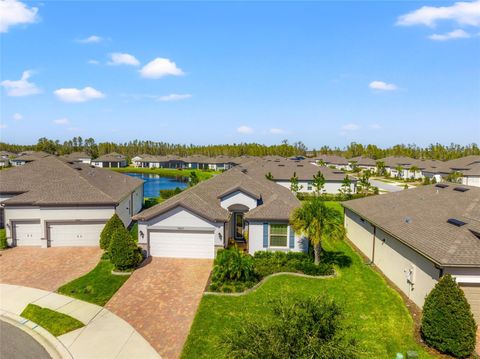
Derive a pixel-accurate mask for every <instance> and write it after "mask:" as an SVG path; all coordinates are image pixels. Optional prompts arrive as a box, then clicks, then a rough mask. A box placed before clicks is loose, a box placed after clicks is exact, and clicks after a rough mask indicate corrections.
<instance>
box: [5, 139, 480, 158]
mask: <svg viewBox="0 0 480 359" xmlns="http://www.w3.org/2000/svg"><path fill="white" fill-rule="evenodd" d="M28 150H30V151H31V150H35V151H45V152H48V153H52V154H59V155H64V154H69V153H72V152H80V151H84V152H86V153H88V154H89V155H90V156H92V157H98V156H99V155H103V154H106V153H110V152H118V153H121V154H123V155H126V156H127V157H129V158H132V157H134V156H136V155H139V154H150V155H168V154H174V155H178V156H189V155H193V154H201V155H205V156H218V155H227V156H243V155H248V156H268V155H278V156H282V157H292V156H297V155H302V156H305V155H306V152H307V146H306V145H305V144H304V143H303V142H302V141H297V142H294V143H293V144H290V143H289V142H288V141H287V140H283V141H282V142H281V143H280V144H278V145H271V146H266V145H261V144H258V143H234V144H229V145H226V144H223V145H222V144H218V145H206V146H197V145H181V144H172V143H167V142H155V141H148V140H145V141H140V140H133V141H129V142H125V143H114V142H101V143H96V142H95V140H94V139H93V138H91V137H90V138H85V139H84V138H82V137H81V136H77V137H73V138H72V139H71V140H67V141H64V142H63V143H60V141H58V140H51V139H48V138H46V137H42V138H40V139H39V140H38V142H37V144H35V145H27V146H25V145H16V144H8V143H0V151H11V152H22V151H28ZM314 154H315V155H319V154H335V155H340V156H344V157H346V158H352V157H356V156H364V157H369V158H373V159H375V160H378V159H380V158H384V157H387V156H407V157H412V158H425V159H435V160H450V159H454V158H459V157H463V156H469V155H480V148H479V147H478V145H477V144H475V143H472V144H470V145H466V146H461V145H457V144H451V145H449V146H444V145H441V144H438V143H437V144H431V145H429V146H428V147H425V148H421V147H418V146H416V145H404V144H399V145H395V146H392V147H389V148H385V149H382V148H379V147H378V146H376V145H372V144H368V145H362V144H359V143H355V142H352V143H351V144H350V145H348V146H347V147H346V148H343V149H341V148H338V147H336V148H330V147H328V146H322V147H320V149H318V150H315V152H314Z"/></svg>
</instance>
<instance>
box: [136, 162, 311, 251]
mask: <svg viewBox="0 0 480 359" xmlns="http://www.w3.org/2000/svg"><path fill="white" fill-rule="evenodd" d="M299 205H300V202H299V201H298V200H297V198H296V197H295V196H294V195H293V194H292V193H291V192H290V191H289V190H288V189H286V188H284V187H282V186H279V185H277V184H276V183H274V182H272V181H269V180H267V179H266V178H261V177H260V178H259V177H257V176H252V175H250V173H249V172H248V170H246V169H240V168H233V169H231V170H229V171H226V172H224V173H222V174H220V175H217V176H215V177H213V178H211V179H210V180H208V181H205V182H201V183H199V184H198V185H196V186H194V187H192V188H189V189H188V190H186V191H184V192H182V193H180V194H178V195H176V196H174V197H172V198H170V199H168V200H166V201H165V202H162V203H160V204H157V205H156V206H154V207H151V208H149V209H146V210H144V211H142V212H140V213H139V214H137V215H135V216H134V217H133V219H134V220H137V221H138V243H139V244H140V245H141V246H143V248H144V249H145V250H146V251H147V253H148V254H149V255H151V256H154V257H179V258H214V257H215V254H216V251H217V250H218V249H220V248H225V247H227V246H228V244H229V241H231V242H238V243H241V244H243V245H246V247H247V248H248V252H249V253H250V254H253V253H255V252H256V251H262V250H271V251H277V250H278V251H304V250H306V249H307V245H306V242H305V240H304V239H303V238H301V237H300V236H298V235H296V234H295V233H294V231H293V230H292V228H291V227H290V225H289V218H290V214H291V212H292V211H293V210H294V209H295V208H296V207H298V206H299Z"/></svg>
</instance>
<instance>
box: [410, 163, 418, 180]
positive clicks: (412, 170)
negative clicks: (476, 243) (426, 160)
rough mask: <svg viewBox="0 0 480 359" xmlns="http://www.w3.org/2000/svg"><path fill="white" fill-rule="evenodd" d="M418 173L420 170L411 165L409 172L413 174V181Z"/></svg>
mask: <svg viewBox="0 0 480 359" xmlns="http://www.w3.org/2000/svg"><path fill="white" fill-rule="evenodd" d="M418 171H420V168H418V167H417V166H415V165H413V166H412V167H410V172H412V173H413V179H415V178H416V177H417V172H418Z"/></svg>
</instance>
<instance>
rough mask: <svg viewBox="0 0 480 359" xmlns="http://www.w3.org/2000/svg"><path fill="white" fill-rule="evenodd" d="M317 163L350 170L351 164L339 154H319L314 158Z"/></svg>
mask: <svg viewBox="0 0 480 359" xmlns="http://www.w3.org/2000/svg"><path fill="white" fill-rule="evenodd" d="M313 161H314V162H315V163H316V164H322V165H325V166H329V167H335V168H336V169H339V170H350V169H351V167H350V164H349V162H348V161H347V159H346V158H345V157H342V156H337V155H319V156H317V157H315V158H313Z"/></svg>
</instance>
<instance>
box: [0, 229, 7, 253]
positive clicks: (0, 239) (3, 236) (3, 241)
mask: <svg viewBox="0 0 480 359" xmlns="http://www.w3.org/2000/svg"><path fill="white" fill-rule="evenodd" d="M7 247H8V243H7V232H6V231H5V229H0V250H1V249H6V248H7Z"/></svg>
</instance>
